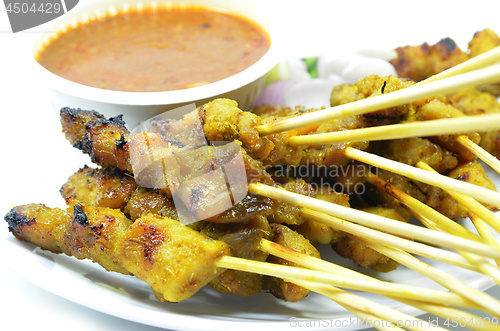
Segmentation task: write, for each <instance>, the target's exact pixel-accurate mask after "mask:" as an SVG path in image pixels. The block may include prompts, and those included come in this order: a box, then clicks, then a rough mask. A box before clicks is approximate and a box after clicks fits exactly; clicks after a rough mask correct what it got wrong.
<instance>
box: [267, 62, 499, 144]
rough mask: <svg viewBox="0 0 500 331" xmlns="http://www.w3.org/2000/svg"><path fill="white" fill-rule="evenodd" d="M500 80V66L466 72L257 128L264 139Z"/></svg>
mask: <svg viewBox="0 0 500 331" xmlns="http://www.w3.org/2000/svg"><path fill="white" fill-rule="evenodd" d="M499 81H500V65H492V66H490V67H487V68H482V69H478V70H475V71H472V72H467V73H463V74H460V75H457V76H453V77H448V78H445V79H440V80H437V81H434V82H430V83H426V84H423V85H419V86H416V87H412V88H407V89H402V90H398V91H395V92H391V93H387V94H382V95H379V96H377V97H373V98H367V99H363V100H359V101H355V102H351V103H347V104H344V105H339V106H336V107H332V108H327V109H323V110H320V111H316V112H313V113H308V114H304V115H301V116H297V117H294V118H290V119H286V120H283V121H279V122H274V123H269V124H265V125H261V126H259V127H258V128H257V130H258V131H259V133H260V134H261V135H263V136H265V135H268V134H273V133H278V132H283V131H288V130H293V129H296V128H301V127H304V126H308V125H313V124H318V123H324V122H327V121H331V120H333V119H338V118H343V117H347V116H354V115H360V114H364V113H369V112H372V111H377V110H380V109H384V108H390V107H395V106H399V105H401V104H404V103H409V102H413V101H416V100H421V99H424V98H428V97H432V96H436V95H440V94H447V93H451V92H453V91H456V90H457V89H460V88H464V87H471V86H477V85H481V84H490V83H497V82H499Z"/></svg>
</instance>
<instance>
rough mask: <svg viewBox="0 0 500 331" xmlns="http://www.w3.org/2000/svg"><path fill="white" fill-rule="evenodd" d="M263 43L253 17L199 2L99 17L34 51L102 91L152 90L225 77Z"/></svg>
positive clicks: (49, 65)
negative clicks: (219, 10)
mask: <svg viewBox="0 0 500 331" xmlns="http://www.w3.org/2000/svg"><path fill="white" fill-rule="evenodd" d="M268 49H269V40H268V37H267V35H266V33H265V32H264V31H263V30H262V29H261V28H260V27H259V26H258V25H256V24H255V23H253V22H250V21H249V20H247V19H245V18H242V17H238V16H235V15H229V14H224V13H219V12H215V11H210V10H208V9H205V8H201V7H187V8H179V7H169V8H162V9H155V10H153V9H145V10H141V11H131V12H127V13H119V14H117V15H116V16H109V15H108V16H106V17H104V18H102V19H96V20H93V21H90V22H89V23H85V24H80V25H79V26H77V27H76V28H72V29H69V30H68V31H66V32H63V33H60V34H59V35H58V36H57V37H55V38H54V39H52V40H51V41H50V42H49V43H48V44H47V46H45V47H44V48H43V49H42V50H41V51H40V52H39V53H38V55H37V57H36V59H37V61H38V62H39V63H40V64H41V65H42V66H43V67H45V68H46V69H47V70H49V71H51V72H52V73H54V74H56V75H58V76H61V77H63V78H66V79H68V80H70V81H73V82H76V83H80V84H83V85H88V86H92V87H97V88H101V89H107V90H116V91H128V92H159V91H172V90H178V89H186V88H190V87H196V86H201V85H205V84H209V83H212V82H216V81H219V80H222V79H224V78H227V77H230V76H232V75H234V74H236V73H238V72H241V71H243V70H245V69H246V68H248V67H250V66H251V65H252V64H254V63H255V62H257V61H258V60H259V59H260V58H261V57H262V56H264V54H265V53H266V52H267V50H268Z"/></svg>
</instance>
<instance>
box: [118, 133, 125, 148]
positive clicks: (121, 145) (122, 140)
mask: <svg viewBox="0 0 500 331" xmlns="http://www.w3.org/2000/svg"><path fill="white" fill-rule="evenodd" d="M115 145H116V149H123V148H124V147H125V145H127V141H126V140H125V135H124V134H123V133H122V135H121V136H120V139H118V140H117V141H116V142H115Z"/></svg>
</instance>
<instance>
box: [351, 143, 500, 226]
mask: <svg viewBox="0 0 500 331" xmlns="http://www.w3.org/2000/svg"><path fill="white" fill-rule="evenodd" d="M344 154H345V155H346V156H347V157H348V158H351V159H354V160H357V161H360V162H363V163H366V164H370V165H373V166H376V167H379V168H382V169H385V170H388V171H391V172H395V173H397V174H399V175H402V176H405V177H409V178H412V179H415V180H418V181H421V182H424V183H426V184H429V185H433V186H437V187H440V188H442V189H444V190H446V189H450V190H453V191H456V192H458V193H462V194H465V195H467V196H470V197H473V198H474V199H477V200H479V201H481V202H484V203H486V204H488V205H491V206H495V207H500V192H496V191H493V190H489V189H487V188H484V187H481V186H477V185H473V184H470V183H466V182H461V181H459V180H456V179H453V178H450V177H446V176H443V175H440V174H434V173H430V172H428V171H424V170H421V169H417V168H415V167H412V166H409V165H407V164H403V163H400V162H396V161H393V160H389V159H386V158H384V157H381V156H378V155H374V154H370V153H367V152H363V151H360V150H357V149H355V148H352V147H346V148H345V150H344ZM485 221H486V220H485Z"/></svg>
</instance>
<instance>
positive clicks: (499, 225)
mask: <svg viewBox="0 0 500 331" xmlns="http://www.w3.org/2000/svg"><path fill="white" fill-rule="evenodd" d="M417 167H418V168H420V169H423V170H425V171H428V172H429V173H431V174H435V173H436V172H435V170H434V169H432V168H431V167H430V166H429V165H428V164H426V163H425V162H422V161H419V162H418V163H417ZM442 188H443V190H445V191H446V192H447V193H448V194H450V195H451V196H452V197H453V198H454V199H455V200H457V201H458V202H460V203H461V204H463V205H464V206H466V207H467V208H468V209H469V210H470V212H472V213H474V214H476V215H477V216H478V217H479V218H481V219H482V220H484V221H485V222H486V223H488V224H489V225H490V226H491V227H492V228H493V229H495V230H496V231H497V232H500V219H498V217H497V216H496V215H495V214H494V213H492V212H491V211H490V210H488V208H486V207H485V206H483V205H482V204H480V203H479V202H477V201H476V200H475V199H473V198H472V197H470V196H467V194H460V193H462V192H460V193H458V192H456V191H454V190H453V189H452V188H445V187H442Z"/></svg>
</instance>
